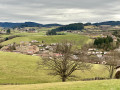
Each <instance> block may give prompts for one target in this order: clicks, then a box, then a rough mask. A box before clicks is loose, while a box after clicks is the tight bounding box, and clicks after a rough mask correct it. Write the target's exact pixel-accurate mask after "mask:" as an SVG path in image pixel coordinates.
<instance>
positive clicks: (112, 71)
mask: <svg viewBox="0 0 120 90" xmlns="http://www.w3.org/2000/svg"><path fill="white" fill-rule="evenodd" d="M113 73H114V66H110V76H109V77H110V79H112V76H113Z"/></svg>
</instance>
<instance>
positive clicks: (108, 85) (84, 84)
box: [0, 80, 120, 90]
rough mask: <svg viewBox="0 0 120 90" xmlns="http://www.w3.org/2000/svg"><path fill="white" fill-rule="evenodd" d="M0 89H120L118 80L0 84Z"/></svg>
mask: <svg viewBox="0 0 120 90" xmlns="http://www.w3.org/2000/svg"><path fill="white" fill-rule="evenodd" d="M0 90H120V80H100V81H79V82H65V83H62V82H60V83H47V84H31V85H1V86H0Z"/></svg>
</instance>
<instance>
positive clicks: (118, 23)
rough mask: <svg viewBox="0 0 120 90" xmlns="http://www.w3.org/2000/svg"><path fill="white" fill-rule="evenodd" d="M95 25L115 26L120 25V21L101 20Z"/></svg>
mask: <svg viewBox="0 0 120 90" xmlns="http://www.w3.org/2000/svg"><path fill="white" fill-rule="evenodd" d="M93 25H97V26H99V25H111V26H115V25H120V21H106V22H100V23H94V24H93Z"/></svg>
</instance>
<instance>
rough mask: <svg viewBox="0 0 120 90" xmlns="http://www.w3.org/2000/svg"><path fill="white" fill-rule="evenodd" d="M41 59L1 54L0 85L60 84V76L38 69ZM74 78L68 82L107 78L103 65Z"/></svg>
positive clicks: (75, 73)
mask: <svg viewBox="0 0 120 90" xmlns="http://www.w3.org/2000/svg"><path fill="white" fill-rule="evenodd" d="M39 60H41V59H40V57H37V56H30V55H23V54H18V53H11V52H0V84H36V83H50V82H60V81H61V80H60V78H59V77H58V76H51V75H48V74H49V72H51V71H49V70H43V67H41V68H40V69H39V70H38V69H37V62H38V61H39ZM103 72H104V73H103ZM74 75H75V76H76V77H74V78H72V77H71V78H69V79H68V81H79V80H81V79H85V78H95V77H107V76H108V73H107V71H105V69H104V66H103V65H93V68H92V69H91V70H89V71H88V70H86V71H84V72H83V71H79V70H78V71H75V72H74V73H73V76H74Z"/></svg>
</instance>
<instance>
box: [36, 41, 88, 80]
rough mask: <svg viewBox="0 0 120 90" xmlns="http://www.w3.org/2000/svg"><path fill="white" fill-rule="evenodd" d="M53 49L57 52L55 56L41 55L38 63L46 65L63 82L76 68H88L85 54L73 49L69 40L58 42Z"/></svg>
mask: <svg viewBox="0 0 120 90" xmlns="http://www.w3.org/2000/svg"><path fill="white" fill-rule="evenodd" d="M54 50H55V51H56V53H57V54H58V55H57V56H56V55H51V56H48V57H42V59H43V61H42V63H38V65H39V66H40V65H41V64H42V65H44V66H45V67H46V66H47V67H48V68H49V69H50V70H52V75H59V76H60V77H61V79H62V82H65V81H66V79H68V77H70V76H71V74H72V73H73V72H74V71H76V70H85V69H90V64H88V63H86V62H87V57H86V56H85V54H84V53H82V52H81V51H78V50H77V49H75V47H74V45H73V44H72V43H71V42H68V41H66V42H62V43H58V44H57V46H56V48H55V49H54Z"/></svg>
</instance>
